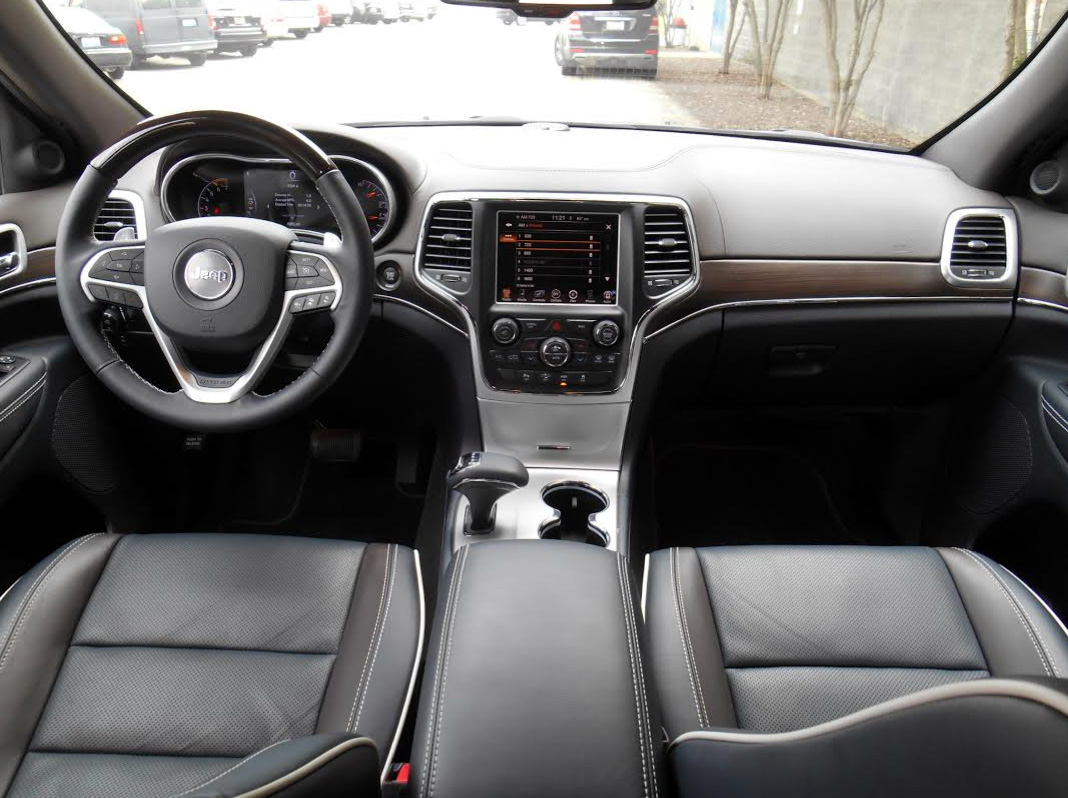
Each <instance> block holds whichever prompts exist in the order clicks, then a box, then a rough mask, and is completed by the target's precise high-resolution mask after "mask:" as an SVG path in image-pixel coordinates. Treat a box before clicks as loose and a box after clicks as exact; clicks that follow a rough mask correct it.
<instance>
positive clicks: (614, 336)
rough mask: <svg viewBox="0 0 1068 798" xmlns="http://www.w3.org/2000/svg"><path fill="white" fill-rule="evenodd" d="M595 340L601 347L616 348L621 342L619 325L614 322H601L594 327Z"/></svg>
mask: <svg viewBox="0 0 1068 798" xmlns="http://www.w3.org/2000/svg"><path fill="white" fill-rule="evenodd" d="M593 340H594V341H596V342H597V343H599V344H600V345H601V346H614V345H615V344H616V343H617V342H618V341H619V325H618V324H616V323H615V322H614V321H599V322H597V324H595V325H594V327H593Z"/></svg>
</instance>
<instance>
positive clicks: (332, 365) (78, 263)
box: [56, 111, 373, 432]
mask: <svg viewBox="0 0 1068 798" xmlns="http://www.w3.org/2000/svg"><path fill="white" fill-rule="evenodd" d="M219 135H223V136H230V137H236V138H240V139H244V140H247V141H250V142H253V143H255V144H258V145H260V146H263V147H265V148H269V149H270V150H271V151H273V152H276V153H278V154H279V155H281V156H283V157H285V158H287V159H288V160H289V161H291V162H292V163H293V164H294V166H295V168H297V169H299V170H300V171H301V172H302V173H303V174H304V175H305V176H306V177H307V178H308V179H309V180H310V181H312V183H313V184H314V186H315V188H316V190H317V191H318V192H319V193H320V194H321V195H322V197H323V199H324V200H325V201H326V203H327V205H328V207H329V208H330V210H331V211H332V212H333V215H334V219H335V220H336V221H337V224H338V227H339V228H340V232H341V237H340V243H337V241H336V239H334V237H332V236H328V237H327V239H326V241H325V242H324V244H322V245H319V244H309V243H305V242H302V241H298V240H297V237H296V235H295V234H294V232H293V231H292V230H290V229H289V228H287V227H284V226H282V225H279V224H275V223H273V222H268V221H263V220H260V219H246V218H241V217H230V218H207V219H188V220H185V221H180V222H173V223H170V224H165V225H163V226H162V227H158V228H156V229H155V230H151V231H149V232H148V236H147V240H144V241H107V242H101V241H98V240H97V239H96V238H95V237H94V235H93V223H94V221H95V219H96V215H97V213H98V212H99V210H100V207H101V205H102V204H103V202H104V200H105V199H106V198H107V196H108V193H109V192H110V191H111V189H112V188H113V187H114V186H115V184H116V182H117V180H118V178H119V177H120V176H121V175H123V174H125V173H126V172H127V171H128V170H129V169H130V168H131V167H132V166H134V165H135V164H136V163H138V162H139V161H141V160H142V159H143V158H145V157H146V156H147V155H149V154H151V153H152V152H155V151H156V150H158V149H161V148H163V147H166V146H168V145H170V144H174V143H176V142H179V141H189V140H190V139H193V138H202V137H206V136H219ZM372 272H373V250H372V248H371V236H370V233H369V231H368V229H367V221H366V219H365V218H364V214H363V211H362V209H361V208H360V204H359V202H358V200H357V199H356V196H355V194H353V192H352V188H351V187H350V186H349V184H348V183H347V182H346V181H345V179H344V177H343V176H342V174H341V172H340V171H338V168H337V166H335V165H334V163H333V161H331V160H330V158H329V157H328V156H327V155H326V153H324V152H323V151H322V150H321V149H320V148H319V147H318V146H316V145H315V144H314V143H313V142H312V141H311V140H309V139H308V138H307V137H305V136H303V135H302V134H300V133H298V132H297V131H295V130H293V129H292V128H289V127H285V126H283V125H278V124H275V123H272V122H268V121H266V120H263V119H259V118H257V117H254V116H248V115H245V114H237V113H232V112H227V111H197V112H191V113H181V114H175V115H173V116H163V117H155V118H150V119H147V120H145V121H144V122H142V123H141V124H139V125H138V126H137V127H135V128H134V129H133V130H132V131H131V132H130V133H129V134H128V135H127V136H126V137H125V138H123V139H122V140H121V141H119V142H118V143H116V144H114V145H113V146H111V147H110V148H109V149H107V150H105V151H104V152H102V153H101V154H100V155H98V156H96V157H95V158H94V159H93V160H92V161H91V162H90V164H89V165H88V166H87V167H86V169H85V171H84V172H83V173H82V175H81V177H80V178H79V179H78V182H77V183H76V184H75V186H74V189H73V191H72V192H71V195H70V197H69V199H68V200H67V206H66V208H65V209H64V212H63V216H62V218H61V220H60V223H59V232H58V234H57V239H56V286H57V290H58V293H59V306H60V310H61V311H62V313H63V319H64V321H65V322H66V325H67V329H68V330H69V331H70V335H71V338H72V339H73V340H74V344H75V346H76V347H77V348H78V351H79V352H80V353H81V355H82V357H83V358H84V359H85V362H86V363H87V364H88V366H89V368H90V369H91V370H92V371H93V372H94V373H95V374H96V376H97V377H99V378H100V380H101V381H102V382H103V383H104V384H105V385H106V386H107V387H108V388H110V389H111V391H113V392H114V393H115V394H116V395H118V396H119V397H120V398H121V399H123V400H124V401H125V402H127V403H128V404H130V405H132V406H133V407H135V408H136V409H138V410H140V411H141V412H142V413H144V414H145V415H147V416H150V417H152V418H155V419H158V420H159V421H163V422H166V423H168V424H172V425H174V426H178V427H184V428H187V429H193V430H197V431H203V432H236V431H240V430H243V429H250V428H255V427H261V426H265V425H267V424H270V423H272V422H275V421H277V420H279V419H281V418H283V417H285V416H288V415H291V414H293V413H294V412H296V411H298V410H300V409H301V408H303V407H305V406H307V405H308V404H310V403H311V402H312V400H314V399H315V398H316V397H317V396H318V395H319V394H321V393H322V392H323V391H324V390H325V389H326V388H327V387H328V386H329V385H331V384H332V383H333V382H334V381H335V380H336V379H337V378H338V376H339V375H340V374H341V372H342V370H343V369H344V368H345V366H346V365H348V362H349V360H350V359H351V358H352V355H353V354H354V353H355V351H356V348H357V346H358V345H359V342H360V339H361V337H362V336H363V332H364V329H365V327H366V326H367V320H368V318H369V316H370V313H371V296H372V291H373V276H372ZM105 304H110V305H124V306H126V307H131V308H137V309H139V310H140V311H141V312H142V313H143V314H144V317H145V319H146V321H147V323H148V326H149V328H150V329H151V331H152V334H153V336H154V337H155V339H156V341H157V342H158V343H159V346H160V348H161V349H162V350H163V355H164V357H165V359H166V361H167V363H168V364H169V366H170V368H171V370H172V371H173V372H174V376H175V377H176V378H177V380H178V385H179V386H180V390H178V391H176V392H173V393H169V392H165V391H162V390H161V389H159V388H157V387H156V386H154V385H152V384H151V383H149V382H148V381H146V380H144V379H143V378H142V377H141V376H140V375H138V374H137V373H136V372H135V371H134V370H133V369H132V368H131V367H130V366H129V365H128V364H127V363H126V362H125V361H124V360H123V359H122V358H121V357H120V355H119V354H118V352H116V351H115V349H114V348H113V347H112V346H111V344H110V342H109V341H108V339H107V337H106V336H105V334H104V332H103V329H102V327H101V317H102V309H103V306H104V305H105ZM305 313H329V314H331V316H332V321H333V325H334V331H333V335H332V336H331V338H330V341H329V342H328V343H327V345H326V348H325V349H324V350H323V352H322V354H321V355H320V356H319V358H318V359H317V360H316V361H315V362H314V363H313V364H312V365H311V367H309V368H308V369H307V370H306V371H305V372H304V373H303V374H302V375H301V376H300V377H298V378H297V379H296V380H294V381H293V382H291V383H290V384H289V385H287V386H286V387H285V388H282V389H281V390H279V391H277V392H275V393H271V394H269V395H261V394H258V393H255V388H256V386H257V384H258V382H259V381H260V379H261V378H262V377H263V375H264V374H265V373H266V371H267V369H268V368H269V367H270V365H271V362H272V361H273V359H274V357H275V355H277V353H278V350H279V349H280V348H281V346H282V343H283V341H284V340H285V337H286V334H287V332H288V331H289V329H290V326H291V325H292V323H293V318H294V316H295V315H296V314H305ZM191 353H192V354H196V353H201V355H202V356H205V355H206V356H209V357H214V358H215V359H216V361H219V360H222V361H223V362H229V363H233V362H241V363H247V365H245V366H243V368H242V369H241V370H239V371H237V372H235V373H227V374H215V373H209V372H207V371H204V370H198V368H196V367H195V366H194V365H193V363H192V360H191V358H190V354H191Z"/></svg>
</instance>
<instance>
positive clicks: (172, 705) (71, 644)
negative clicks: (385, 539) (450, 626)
mask: <svg viewBox="0 0 1068 798" xmlns="http://www.w3.org/2000/svg"><path fill="white" fill-rule="evenodd" d="M417 567H418V566H417V562H416V559H415V556H414V553H413V552H412V551H411V550H409V549H406V548H404V547H400V546H394V545H390V546H386V545H377V544H375V545H367V544H363V543H354V542H350V541H336V540H317V539H308V538H295V537H282V536H261V535H130V536H125V537H120V536H116V535H94V536H89V537H87V538H83V539H81V540H80V541H76V542H75V543H73V544H71V545H70V546H68V547H66V548H65V549H63V550H61V551H60V552H58V553H57V554H56V555H54V556H53V557H52V558H50V559H49V560H47V561H45V563H43V564H42V565H41V566H39V567H38V569H36V570H35V571H34V572H31V573H30V574H28V575H27V576H25V577H23V579H21V580H20V581H19V582H18V583H17V584H16V586H15V587H14V588H13V589H12V590H11V591H10V592H9V594H8V595H7V596H5V597H4V599H3V601H0V710H7V711H0V795H5V796H8V797H9V798H22V796H31V795H33V796H38V795H59V794H77V795H79V796H80V797H81V798H89V796H97V795H99V796H114V795H126V794H136V795H143V796H146V798H151V796H154V795H158V796H161V798H162V797H163V796H169V795H172V794H176V793H182V792H184V791H186V790H191V789H193V788H195V787H196V786H197V785H198V784H200V783H202V782H207V781H210V780H213V779H214V778H215V777H216V776H219V775H220V774H222V773H223V772H225V771H227V770H229V769H231V768H234V767H235V766H236V765H238V763H241V762H242V760H243V759H245V758H246V757H248V758H249V759H251V756H250V755H254V754H256V752H259V751H262V750H264V749H268V748H271V747H273V746H276V745H278V744H280V743H282V742H283V741H287V740H298V739H301V738H311V737H312V736H313V735H331V734H332V735H334V737H330V738H329V739H330V744H331V745H335V744H337V743H338V740H339V738H337V737H336V735H360V736H362V737H366V738H370V740H372V741H373V742H374V743H375V745H377V747H378V749H379V753H380V755H381V757H382V759H388V756H389V754H390V751H391V748H392V746H393V743H394V739H395V737H396V735H397V733H398V730H399V728H400V724H401V721H402V714H403V712H404V710H405V709H406V704H407V700H408V695H409V688H410V684H411V678H412V674H413V672H414V668H415V666H416V660H417V656H418V652H419V646H420V642H421V640H420V638H421V626H422V597H421V594H420V587H419V577H418V574H417ZM324 739H325V738H324ZM313 749H314V750H315V751H316V756H322V755H323V751H324V750H326V749H323V748H322V746H317V745H311V746H310V747H309V748H308V750H313ZM289 750H297V749H294V748H292V746H290V749H289ZM277 756H278V754H277V753H276V754H275V755H273V756H272V757H267V758H264V760H263V761H268V762H269V761H271V760H272V759H274V758H276V757H277ZM241 767H242V772H247V768H245V767H244V766H243V765H242V766H241Z"/></svg>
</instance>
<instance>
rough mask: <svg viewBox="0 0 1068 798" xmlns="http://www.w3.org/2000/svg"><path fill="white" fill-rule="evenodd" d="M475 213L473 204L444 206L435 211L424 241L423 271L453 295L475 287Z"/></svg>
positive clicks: (458, 203)
mask: <svg viewBox="0 0 1068 798" xmlns="http://www.w3.org/2000/svg"><path fill="white" fill-rule="evenodd" d="M473 217H474V212H473V211H472V209H471V203H469V202H442V203H439V204H437V205H435V206H434V207H433V209H432V210H431V211H430V217H429V218H428V220H427V225H426V231H425V236H424V239H423V264H422V265H423V271H424V272H425V273H426V275H427V276H428V277H430V278H431V279H432V280H436V281H438V282H440V283H442V284H443V285H444V286H445V287H446V288H450V289H452V290H453V291H458V292H463V291H466V290H467V289H468V287H470V285H471V252H472V230H473V227H474V221H473Z"/></svg>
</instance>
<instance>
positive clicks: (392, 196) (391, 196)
mask: <svg viewBox="0 0 1068 798" xmlns="http://www.w3.org/2000/svg"><path fill="white" fill-rule="evenodd" d="M329 157H330V159H331V160H333V161H335V162H336V161H344V162H347V163H353V164H356V165H357V166H360V167H362V168H364V169H366V170H367V171H368V172H370V173H371V176H372V177H374V178H375V181H376V182H377V183H378V185H379V186H380V187H381V188H382V190H383V191H385V192H386V199H387V200H388V201H389V218H388V219H386V223H385V224H384V225H383V226H382V229H381V230H379V231H378V232H377V233H375V234H374V235H373V236H371V243H372V244H376V243H378V241H379V240H380V239H381V238H382V237H383V236H384V235H385V234H386V233H388V232H389V231H390V230H392V229H393V225H394V224H395V223H396V221H397V213H396V211H397V195H396V193H395V192H394V190H393V184H392V183H390V182H389V179H388V178H387V177H386V176H385V174H383V172H382V170H381V169H379V168H378V167H377V166H375V165H374V164H372V163H368V162H367V161H362V160H360V159H359V158H354V157H352V156H351V155H330V156H329ZM211 159H219V160H229V161H239V162H241V163H261V164H272V163H273V164H290V165H292V164H293V162H292V161H290V160H289V159H288V158H266V157H262V158H260V157H255V156H252V155H234V154H232V153H226V152H206V153H200V154H197V155H189V156H187V157H185V158H182V159H181V160H180V161H178V162H177V163H175V164H173V165H172V166H171V168H170V169H168V170H167V172H166V174H164V175H163V180H162V181H161V182H160V187H159V199H160V205H161V206H162V207H163V216H164V218H166V219H167V221H168V222H175V221H177V220H178V219H177V217H176V216H175V215H174V213H173V212H172V211H171V206H170V204H169V203H168V201H167V192H168V189H169V188H170V184H171V178H172V177H173V176H174V173H175V172H177V171H178V170H179V169H180V168H182V167H183V166H185V165H186V164H189V163H196V162H198V161H207V160H211ZM346 182H347V181H346ZM197 218H199V217H197ZM290 229H292V230H295V231H296V232H303V233H315V234H317V235H323V231H322V230H301V229H298V228H290Z"/></svg>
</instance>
